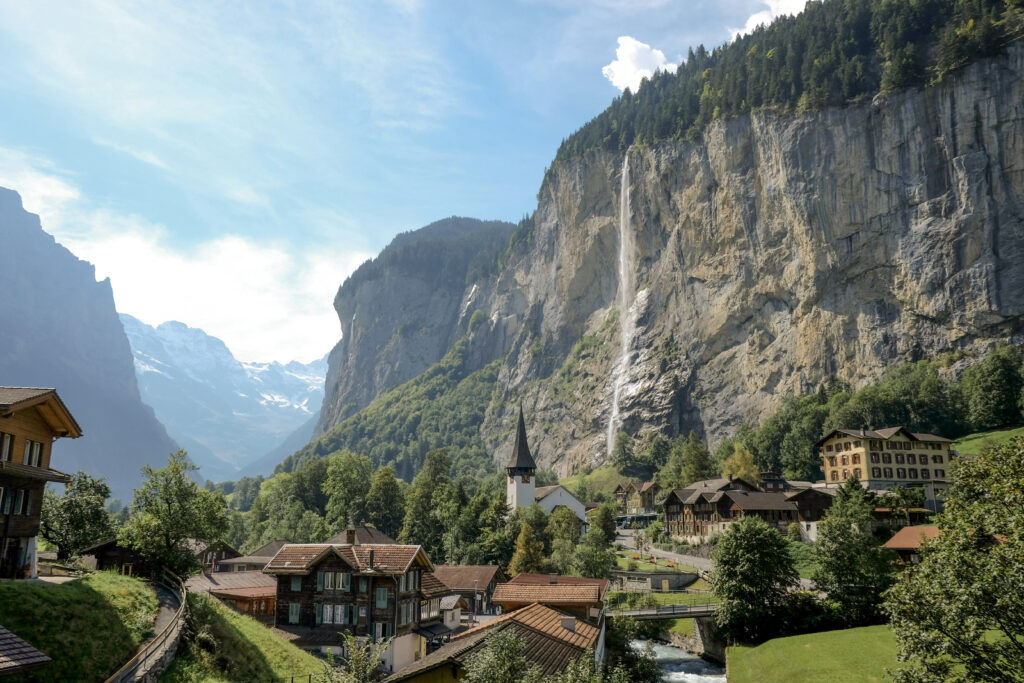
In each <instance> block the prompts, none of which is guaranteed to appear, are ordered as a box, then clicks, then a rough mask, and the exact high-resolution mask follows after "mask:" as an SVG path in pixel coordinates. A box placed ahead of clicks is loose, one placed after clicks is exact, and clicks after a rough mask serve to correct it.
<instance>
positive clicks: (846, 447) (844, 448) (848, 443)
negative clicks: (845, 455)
mask: <svg viewBox="0 0 1024 683" xmlns="http://www.w3.org/2000/svg"><path fill="white" fill-rule="evenodd" d="M843 450H844V451H848V450H850V442H849V441H846V442H845V443H843Z"/></svg>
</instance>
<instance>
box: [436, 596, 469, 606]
mask: <svg viewBox="0 0 1024 683" xmlns="http://www.w3.org/2000/svg"><path fill="white" fill-rule="evenodd" d="M456 607H462V608H463V609H469V604H468V603H467V602H466V599H465V598H464V597H462V596H461V595H459V594H458V593H452V594H450V595H445V596H442V597H441V609H455V608H456Z"/></svg>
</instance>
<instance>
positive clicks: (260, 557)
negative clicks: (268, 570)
mask: <svg viewBox="0 0 1024 683" xmlns="http://www.w3.org/2000/svg"><path fill="white" fill-rule="evenodd" d="M286 545H288V541H271V542H270V543H267V544H266V545H264V546H261V547H259V548H257V549H256V550H253V551H252V552H251V553H249V554H248V555H242V556H241V557H232V558H231V559H229V560H220V562H218V564H259V565H266V564H267V562H270V558H272V557H273V556H274V555H276V554H277V551H278V550H280V549H281V548H283V547H284V546H286Z"/></svg>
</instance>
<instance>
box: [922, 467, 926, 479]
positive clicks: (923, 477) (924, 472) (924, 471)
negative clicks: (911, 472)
mask: <svg viewBox="0 0 1024 683" xmlns="http://www.w3.org/2000/svg"><path fill="white" fill-rule="evenodd" d="M921 478H922V479H927V478H928V470H927V469H923V470H921Z"/></svg>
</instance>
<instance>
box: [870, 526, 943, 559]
mask: <svg viewBox="0 0 1024 683" xmlns="http://www.w3.org/2000/svg"><path fill="white" fill-rule="evenodd" d="M938 535H939V527H937V526H931V525H921V526H905V527H903V528H902V529H900V530H899V531H897V532H896V534H895V535H894V536H893V537H892V538H890V539H889V540H888V541H886V542H885V544H884V545H883V546H882V547H883V548H888V549H889V550H893V551H895V552H896V554H897V555H899V556H900V561H901V562H903V563H904V564H917V563H918V562H920V561H921V555H920V551H921V545H922V544H923V543H924V542H925V541H930V540H931V539H933V538H935V537H936V536H938Z"/></svg>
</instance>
